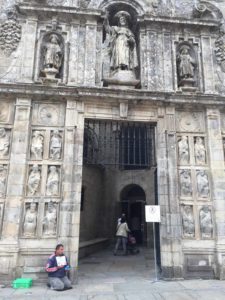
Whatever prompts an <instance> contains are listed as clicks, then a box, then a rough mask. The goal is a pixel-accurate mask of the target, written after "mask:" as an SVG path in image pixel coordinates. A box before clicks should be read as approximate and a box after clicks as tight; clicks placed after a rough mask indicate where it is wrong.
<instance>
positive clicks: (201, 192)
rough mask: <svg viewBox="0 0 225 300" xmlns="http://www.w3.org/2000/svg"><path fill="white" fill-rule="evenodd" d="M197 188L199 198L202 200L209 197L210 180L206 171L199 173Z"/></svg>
mask: <svg viewBox="0 0 225 300" xmlns="http://www.w3.org/2000/svg"><path fill="white" fill-rule="evenodd" d="M197 187H198V196H199V197H201V198H208V197H209V179H208V175H207V174H206V172H205V171H203V170H201V171H198V172H197Z"/></svg>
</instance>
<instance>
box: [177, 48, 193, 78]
mask: <svg viewBox="0 0 225 300" xmlns="http://www.w3.org/2000/svg"><path fill="white" fill-rule="evenodd" d="M177 62H178V73H179V78H180V79H189V78H191V79H193V78H194V70H195V60H194V59H193V58H192V57H191V55H190V53H189V49H188V48H183V49H181V50H180V53H179V55H178V58H177Z"/></svg>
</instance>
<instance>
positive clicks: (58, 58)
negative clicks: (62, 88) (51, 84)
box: [42, 34, 63, 79]
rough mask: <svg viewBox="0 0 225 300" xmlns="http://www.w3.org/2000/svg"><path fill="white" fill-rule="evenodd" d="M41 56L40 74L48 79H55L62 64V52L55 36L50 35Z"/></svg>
mask: <svg viewBox="0 0 225 300" xmlns="http://www.w3.org/2000/svg"><path fill="white" fill-rule="evenodd" d="M43 56H44V57H43V70H42V73H43V74H44V75H45V76H46V77H47V78H49V79H55V78H56V76H57V75H58V74H59V72H60V68H61V67H62V62H63V50H62V48H61V43H60V40H59V37H58V36H57V35H56V34H51V35H50V36H49V38H48V42H47V43H45V44H44V46H43Z"/></svg>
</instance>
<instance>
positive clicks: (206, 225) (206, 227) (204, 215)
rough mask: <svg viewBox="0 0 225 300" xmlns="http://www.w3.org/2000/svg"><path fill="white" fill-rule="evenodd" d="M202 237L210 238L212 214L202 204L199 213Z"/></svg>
mask: <svg viewBox="0 0 225 300" xmlns="http://www.w3.org/2000/svg"><path fill="white" fill-rule="evenodd" d="M199 217H200V230H201V236H202V238H211V237H212V234H213V224H212V214H211V210H210V209H209V207H208V206H203V208H202V209H201V210H200V213H199Z"/></svg>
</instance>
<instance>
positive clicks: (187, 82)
mask: <svg viewBox="0 0 225 300" xmlns="http://www.w3.org/2000/svg"><path fill="white" fill-rule="evenodd" d="M194 85H195V80H194V79H193V78H184V79H181V80H180V82H179V86H180V87H181V89H182V91H184V92H196V90H197V88H196V87H195V86H194Z"/></svg>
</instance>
